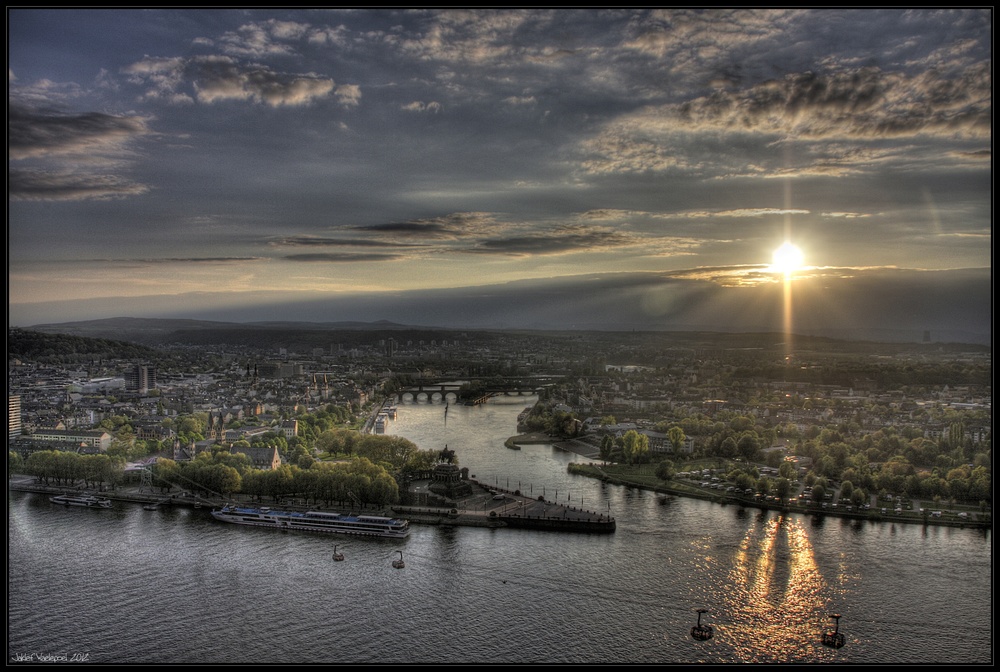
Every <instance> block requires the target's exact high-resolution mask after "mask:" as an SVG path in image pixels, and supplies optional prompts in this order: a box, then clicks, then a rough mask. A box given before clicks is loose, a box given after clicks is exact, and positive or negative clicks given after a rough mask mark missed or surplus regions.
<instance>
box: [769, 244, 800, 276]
mask: <svg viewBox="0 0 1000 672" xmlns="http://www.w3.org/2000/svg"><path fill="white" fill-rule="evenodd" d="M800 268H802V250H800V249H799V248H798V247H797V246H795V245H792V244H791V243H789V242H787V241H786V242H784V243H782V244H781V247H779V248H778V249H776V250H775V251H774V257H773V259H772V261H771V270H772V271H774V272H775V273H785V274H788V273H794V272H795V271H797V270H799V269H800Z"/></svg>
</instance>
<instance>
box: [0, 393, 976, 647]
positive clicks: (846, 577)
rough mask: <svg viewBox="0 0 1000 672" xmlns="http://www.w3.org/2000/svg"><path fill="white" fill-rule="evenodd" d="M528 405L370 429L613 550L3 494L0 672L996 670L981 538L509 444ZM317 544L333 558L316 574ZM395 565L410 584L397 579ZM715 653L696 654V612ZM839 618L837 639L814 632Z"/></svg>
mask: <svg viewBox="0 0 1000 672" xmlns="http://www.w3.org/2000/svg"><path fill="white" fill-rule="evenodd" d="M533 402H534V398H533V397H500V398H496V399H493V400H491V401H490V402H489V403H487V404H484V405H481V406H474V407H466V406H456V405H451V406H449V407H448V412H447V414H446V413H445V406H444V404H443V403H436V402H434V403H429V402H427V401H426V400H421V401H419V402H411V401H407V402H404V403H401V404H400V406H399V413H398V416H397V419H396V420H394V421H390V423H389V428H388V430H387V431H388V432H389V433H392V434H397V435H399V436H404V437H406V438H408V439H410V440H412V441H414V442H415V443H416V444H417V445H418V446H419V447H420V448H423V449H434V450H438V449H441V448H443V447H444V446H445V445H448V447H449V448H451V449H453V450H455V451H456V454H457V458H458V461H459V463H460V465H461V466H467V467H469V468H470V473H472V474H475V475H476V477H477V478H478V479H479V480H481V481H493V482H494V483H496V484H497V485H501V486H503V487H509V488H510V489H512V490H513V489H520V490H521V491H522V492H524V493H526V494H533V495H540V494H544V495H545V497H546V499H549V500H555V501H558V502H559V503H569V504H572V505H575V506H582V507H583V508H587V509H592V510H594V511H599V512H604V513H608V512H610V514H611V515H613V516H614V517H615V518H616V521H617V530H616V531H615V532H614V533H613V534H603V535H602V534H581V533H555V532H538V531H531V530H513V529H489V528H474V527H470V528H464V527H463V528H442V527H436V526H420V525H415V526H414V527H413V532H412V534H411V535H410V537H409V538H408V539H406V540H403V541H394V540H377V539H372V540H366V539H355V538H340V537H336V538H334V537H328V536H321V535H309V534H297V533H289V532H282V531H278V530H262V529H255V528H247V527H240V526H231V525H224V524H221V523H218V522H216V521H214V520H213V519H212V518H211V517H210V516H209V515H208V514H207V513H206V512H205V511H203V510H194V509H163V510H157V511H146V510H144V509H142V507H140V506H138V505H131V504H125V503H116V504H115V506H114V508H112V509H110V510H101V511H97V510H87V509H81V510H76V509H66V508H64V507H60V506H56V505H53V504H51V503H50V502H49V501H48V499H47V498H46V497H45V496H43V495H39V494H30V493H20V492H10V493H9V494H8V654H9V658H8V660H9V661H11V662H12V663H17V662H29V661H34V662H44V661H62V660H66V661H71V660H72V659H73V657H74V656H75V657H76V660H78V661H80V662H89V663H96V664H124V663H135V664H168V663H172V664H196V663H203V664H251V663H261V664H278V663H285V664H320V663H323V664H330V663H354V664H379V663H392V664H460V663H468V664H532V663H534V664H545V663H550V664H572V663H575V664H580V663H583V664H602V663H607V664H611V663H625V664H629V663H631V664H650V663H661V664H682V663H715V664H727V663H775V662H777V663H852V664H861V663H863V664H931V663H935V664H967V665H968V664H976V665H978V664H982V665H986V664H991V663H992V660H993V650H992V640H993V638H992V532H991V531H985V532H984V531H981V530H979V531H977V530H970V529H961V528H950V527H934V526H928V527H924V526H922V525H901V524H893V523H871V522H861V521H848V520H841V519H836V518H817V517H812V516H806V515H799V514H792V515H784V516H783V515H781V514H779V513H778V512H774V511H771V512H760V511H757V510H753V509H744V508H741V507H738V506H734V505H728V506H723V505H719V504H714V503H711V502H707V501H701V500H693V499H675V500H670V501H663V500H661V498H660V497H658V496H657V495H655V494H653V493H649V492H645V491H642V490H638V489H634V488H626V487H623V486H614V485H607V484H604V483H601V482H599V481H596V480H593V479H589V478H586V477H581V476H573V475H570V474H568V473H567V470H566V465H567V464H569V463H570V462H574V461H580V460H583V459H584V458H581V457H580V456H578V455H576V454H573V453H566V452H563V451H561V450H559V449H557V448H554V447H553V446H546V445H533V446H523V447H522V448H521V450H513V449H509V448H506V447H505V446H504V440H505V439H506V438H507V437H509V436H511V435H513V434H515V433H516V427H515V424H516V416H517V414H518V413H519V412H520V411H521V410H522V409H523V408H524V407H525V406H527V405H530V404H532V403H533ZM334 544H337V545H338V550H339V551H340V552H342V553H344V555H345V557H346V560H345V561H344V562H333V561H332V559H331V553H332V550H333V546H334ZM398 551H402V553H403V556H404V558H405V561H406V567H405V569H402V570H399V569H393V568H392V566H391V562H392V560H393V559H395V558H398V557H399V553H398ZM699 608H704V609H707V610H708V611H707V613H705V614H704V616H703V623H705V624H708V625H711V626H712V627H713V629H714V637H713V638H712V639H710V640H708V641H704V642H702V641H696V640H694V639H693V638H692V637H691V636H690V629H691V626H692V625H694V624H695V622H696V621H697V618H698V614H697V610H698V609H699ZM832 613H839V614H840V615H841V619H840V624H839V627H840V632H841V633H843V634H844V635H845V639H846V644H845V646H844V647H843V648H841V649H830V648H827V647H824V646H822V645H821V644H820V636H821V633H822V632H823V631H824V630H825V629H829V628H831V627H832V626H833V625H834V623H833V621H832V620H831V619H830V618H829V615H830V614H832Z"/></svg>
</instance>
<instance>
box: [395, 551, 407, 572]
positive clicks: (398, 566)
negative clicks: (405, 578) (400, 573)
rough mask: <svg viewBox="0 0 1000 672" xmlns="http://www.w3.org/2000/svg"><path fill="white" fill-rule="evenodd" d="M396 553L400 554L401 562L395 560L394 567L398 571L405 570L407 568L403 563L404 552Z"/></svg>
mask: <svg viewBox="0 0 1000 672" xmlns="http://www.w3.org/2000/svg"><path fill="white" fill-rule="evenodd" d="M396 552H397V553H399V560H393V561H392V566H393V567H395V568H396V569H403V568H404V567H406V563H405V562H403V552H402V551H396Z"/></svg>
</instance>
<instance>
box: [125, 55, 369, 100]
mask: <svg viewBox="0 0 1000 672" xmlns="http://www.w3.org/2000/svg"><path fill="white" fill-rule="evenodd" d="M125 72H126V74H128V75H129V77H130V79H131V82H132V83H133V84H137V85H144V86H148V87H149V88H148V89H147V91H146V94H145V96H146V97H147V98H163V99H167V100H171V101H175V100H185V101H186V100H197V101H198V102H201V103H207V104H211V103H216V102H220V101H227V100H237V101H248V102H253V103H264V104H267V105H270V106H271V107H280V106H297V105H306V104H308V103H311V102H313V101H315V100H318V99H321V98H325V97H327V96H329V95H330V94H331V93H333V91H334V89H335V88H336V89H337V94H338V96H339V97H340V98H341V102H342V103H345V104H355V103H356V101H357V98H358V97H359V96H360V92H359V90H357V88H356V87H354V86H352V85H342V86H340V87H336V85H335V84H334V81H333V80H332V79H330V78H328V77H320V76H318V75H313V74H290V73H283V72H278V71H275V70H273V69H271V68H269V67H267V66H264V65H249V64H243V63H240V62H238V61H237V60H235V59H233V58H231V57H228V56H200V57H195V58H190V59H182V58H158V59H148V58H147V59H144V60H142V61H138V62H136V63H133V64H132V65H130V66H129V67H128V68H126V69H125ZM182 89H183V90H182Z"/></svg>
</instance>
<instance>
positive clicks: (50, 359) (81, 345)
mask: <svg viewBox="0 0 1000 672" xmlns="http://www.w3.org/2000/svg"><path fill="white" fill-rule="evenodd" d="M156 354H157V352H156V350H153V349H151V348H147V347H145V346H142V345H137V344H135V343H127V342H124V341H114V340H111V339H106V338H87V337H85V336H68V335H66V334H45V333H42V332H38V331H27V330H24V329H8V330H7V360H8V361H10V360H12V359H20V360H23V361H30V362H38V363H40V364H70V363H78V362H89V361H96V360H102V359H136V360H150V359H152V358H154V357H155V356H156Z"/></svg>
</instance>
